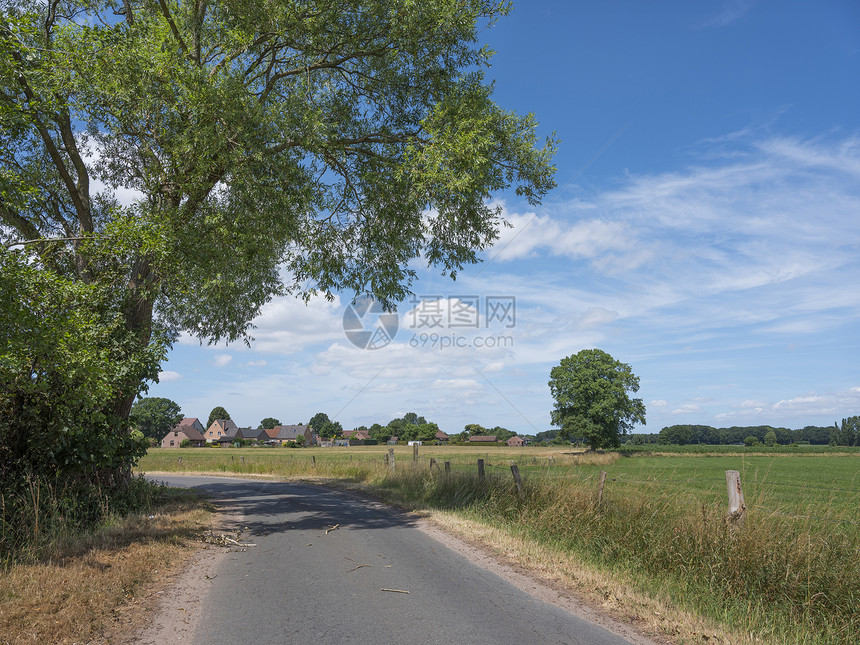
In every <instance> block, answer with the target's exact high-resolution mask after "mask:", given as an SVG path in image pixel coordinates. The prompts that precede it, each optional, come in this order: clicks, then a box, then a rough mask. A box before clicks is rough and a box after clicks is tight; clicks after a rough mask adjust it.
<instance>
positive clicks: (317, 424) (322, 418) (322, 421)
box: [308, 412, 331, 435]
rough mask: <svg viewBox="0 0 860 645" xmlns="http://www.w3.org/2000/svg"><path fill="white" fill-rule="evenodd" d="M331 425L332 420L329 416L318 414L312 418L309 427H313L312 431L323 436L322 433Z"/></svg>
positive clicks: (322, 413) (323, 413)
mask: <svg viewBox="0 0 860 645" xmlns="http://www.w3.org/2000/svg"><path fill="white" fill-rule="evenodd" d="M330 423H331V419H329V418H328V415H327V414H326V413H325V412H317V413H316V414H315V415H314V416H312V417H311V420H310V421H308V425H309V426H310V427H311V430H313V431H314V432H316V433H317V434H319V435H321V433H322V431H323V430H324V429H325V427H326V426H327V425H328V424H330Z"/></svg>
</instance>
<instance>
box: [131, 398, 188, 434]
mask: <svg viewBox="0 0 860 645" xmlns="http://www.w3.org/2000/svg"><path fill="white" fill-rule="evenodd" d="M128 420H129V421H130V422H131V425H132V427H134V428H136V429H137V430H140V431H141V432H142V433H143V436H144V437H147V438H152V439H156V440H158V441H161V440H162V439H163V438H164V437H165V435H167V432H168V431H169V430H170V429H171V428H173V427H174V426H175V425H176V424H177V423H179V422H180V421H181V420H182V408H180V407H179V404H178V403H176V402H174V401H171V400H170V399H165V398H162V397H157V396H156V397H147V398H142V399H138V400H137V401H135V403H134V405H133V406H131V414H129V417H128Z"/></svg>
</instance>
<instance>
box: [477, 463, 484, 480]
mask: <svg viewBox="0 0 860 645" xmlns="http://www.w3.org/2000/svg"><path fill="white" fill-rule="evenodd" d="M483 478H484V460H483V459H479V460H478V479H483Z"/></svg>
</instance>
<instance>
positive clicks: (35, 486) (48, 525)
mask: <svg viewBox="0 0 860 645" xmlns="http://www.w3.org/2000/svg"><path fill="white" fill-rule="evenodd" d="M165 489H166V487H165V486H164V485H163V484H155V483H153V482H148V481H146V480H145V479H144V478H143V477H142V476H141V477H132V478H130V479H129V480H127V481H123V482H121V483H106V482H101V481H98V480H94V479H92V478H89V477H80V476H69V475H67V474H60V473H45V474H42V475H34V474H33V473H28V474H25V475H24V476H23V477H21V478H19V479H17V480H16V481H14V482H11V483H10V485H6V486H4V487H3V489H2V490H0V566H4V565H5V564H7V563H9V562H12V561H29V562H33V561H38V560H40V559H44V558H46V557H51V555H52V554H53V552H54V549H55V547H56V546H57V545H63V544H64V543H65V542H66V541H67V540H69V539H73V538H76V537H79V536H81V535H84V534H86V533H89V532H92V531H93V530H95V529H97V528H98V527H99V526H103V525H104V524H106V523H107V522H108V521H109V520H110V518H111V517H112V516H118V517H123V516H128V515H131V514H134V513H146V512H148V511H149V510H150V509H152V508H154V507H155V506H156V504H157V503H158V502H159V500H160V499H161V497H162V496H163V495H164V492H165Z"/></svg>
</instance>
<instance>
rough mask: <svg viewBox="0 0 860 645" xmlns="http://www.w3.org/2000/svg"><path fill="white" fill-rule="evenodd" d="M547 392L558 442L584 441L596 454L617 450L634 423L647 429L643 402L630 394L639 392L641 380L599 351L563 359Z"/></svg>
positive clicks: (551, 373)
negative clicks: (550, 394) (609, 449)
mask: <svg viewBox="0 0 860 645" xmlns="http://www.w3.org/2000/svg"><path fill="white" fill-rule="evenodd" d="M549 387H550V391H551V393H552V396H553V398H554V399H555V408H554V409H553V411H552V415H551V416H552V422H553V423H554V424H556V425H558V426H560V430H559V437H560V438H563V439H573V438H576V437H581V438H583V439H584V440H585V441H586V442H588V443H589V444H590V445H591V447H592V448H612V447H618V446H619V445H620V436H622V435H625V434H627V432H628V431H629V430H630V429H631V428H632V427H633V424H634V423H643V424H644V423H645V404H644V403H643V402H642V399H631V398H630V397H629V396H628V394H627V393H628V392H638V391H639V378H638V377H636V376H634V375H633V371H632V370H631V368H630V366H629V365H627V364H625V363H621V362H619V361H617V360H615V359H614V358H612V357H611V356H610V355H609V354H607V353H606V352H604V351H601V350H599V349H584V350H582V351H581V352H579V353H578V354H574V355H573V356H568V357H567V358H563V359H562V360H561V363H560V364H559V365H557V366H556V367H554V368H552V371H551V372H550V381H549Z"/></svg>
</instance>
